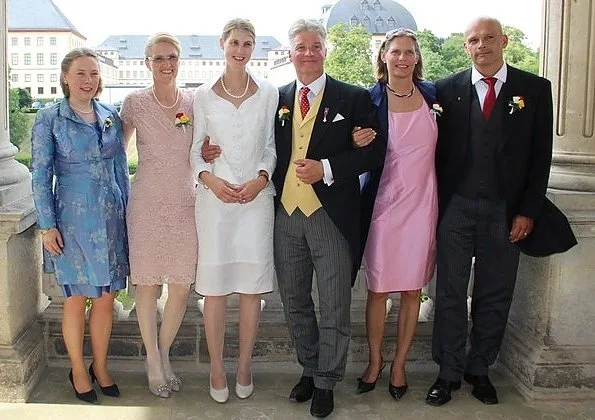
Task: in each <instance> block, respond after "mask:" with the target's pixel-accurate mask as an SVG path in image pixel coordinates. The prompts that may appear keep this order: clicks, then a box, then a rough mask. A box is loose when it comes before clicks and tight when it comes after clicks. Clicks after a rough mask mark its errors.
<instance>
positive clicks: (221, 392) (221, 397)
mask: <svg viewBox="0 0 595 420" xmlns="http://www.w3.org/2000/svg"><path fill="white" fill-rule="evenodd" d="M209 393H210V394H211V398H212V399H213V400H214V401H215V402H218V403H219V404H223V403H226V402H227V399H228V398H229V388H228V387H227V384H225V388H223V389H215V388H213V383H212V382H211V375H209Z"/></svg>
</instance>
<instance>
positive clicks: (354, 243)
mask: <svg viewBox="0 0 595 420" xmlns="http://www.w3.org/2000/svg"><path fill="white" fill-rule="evenodd" d="M289 42H290V58H291V61H292V62H293V65H294V66H295V70H296V74H297V80H296V81H294V82H292V83H290V84H288V85H286V86H283V87H281V88H280V89H279V112H278V115H277V116H276V124H275V143H276V148H277V168H276V169H275V172H274V174H273V177H272V179H273V182H274V184H275V188H276V190H277V196H276V201H275V204H276V216H275V241H274V242H275V267H276V270H277V280H278V283H279V292H280V294H281V299H282V301H283V307H284V310H285V317H286V319H287V323H288V327H289V332H290V335H291V338H292V341H293V343H294V346H295V348H296V352H297V357H298V361H299V363H300V364H301V365H302V367H303V374H302V377H301V379H300V381H299V383H298V384H297V385H296V386H295V387H294V388H293V390H292V391H291V394H290V395H289V398H290V400H292V401H295V402H304V401H307V400H309V399H310V398H312V404H311V407H310V413H311V414H312V415H313V416H315V417H326V416H327V415H329V414H330V413H331V412H332V410H333V388H334V387H335V384H336V383H337V382H339V381H340V380H342V379H343V374H344V371H345V362H346V358H347V349H348V346H349V340H350V314H349V312H350V304H351V287H352V284H353V281H354V280H355V275H356V273H357V270H358V268H359V264H360V261H359V248H360V245H359V238H360V221H359V217H360V216H359V213H360V210H359V209H360V189H359V178H358V175H359V174H360V173H363V172H366V171H367V170H370V169H373V168H375V167H377V166H379V165H381V164H382V161H383V156H384V152H385V149H386V138H380V135H377V136H376V139H375V140H374V141H373V142H372V143H371V144H370V145H368V146H365V147H363V148H360V149H356V148H355V147H354V146H353V143H352V137H351V131H352V129H353V128H354V127H355V126H360V127H371V128H373V129H377V128H378V122H377V120H376V116H375V114H374V109H373V107H372V103H371V100H370V95H369V93H368V92H367V91H366V90H364V89H362V88H359V87H356V86H352V85H348V84H345V83H342V82H339V81H337V80H334V79H332V78H331V77H329V76H327V75H326V74H325V73H324V61H325V57H326V45H325V42H326V31H325V29H324V27H323V26H322V25H321V24H320V23H318V22H317V21H310V20H298V21H297V22H295V23H294V24H293V25H292V27H291V28H290V30H289ZM287 111H289V112H287ZM313 271H315V272H316V283H317V287H318V294H319V308H320V319H318V320H317V319H316V315H315V313H314V303H313V301H312V297H311V293H312V275H313Z"/></svg>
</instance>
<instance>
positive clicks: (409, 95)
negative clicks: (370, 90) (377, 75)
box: [386, 83, 415, 98]
mask: <svg viewBox="0 0 595 420" xmlns="http://www.w3.org/2000/svg"><path fill="white" fill-rule="evenodd" d="M386 87H387V88H388V90H389V91H390V93H392V94H393V95H395V96H396V97H397V98H411V97H412V96H413V93H414V92H415V84H414V85H413V87H412V88H411V92H409V93H405V94H403V95H401V94H400V93H397V91H396V90H394V89H393V88H392V87H390V85H389V84H388V83H387V84H386Z"/></svg>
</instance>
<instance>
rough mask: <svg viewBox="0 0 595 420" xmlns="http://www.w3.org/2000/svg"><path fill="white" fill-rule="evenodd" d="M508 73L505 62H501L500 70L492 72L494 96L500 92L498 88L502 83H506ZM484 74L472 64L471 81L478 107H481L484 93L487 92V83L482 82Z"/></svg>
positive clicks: (500, 87)
mask: <svg viewBox="0 0 595 420" xmlns="http://www.w3.org/2000/svg"><path fill="white" fill-rule="evenodd" d="M507 75H508V68H507V67H506V63H504V64H502V67H500V70H498V71H497V72H496V74H494V76H492V77H495V78H496V79H497V80H496V86H494V89H495V90H496V98H498V95H499V94H500V90H501V89H502V85H503V84H504V83H506V76H507ZM484 77H485V76H484V75H482V74H481V73H480V72H479V71H478V70H477V69H476V68H475V66H473V67H472V68H471V83H472V84H473V86H475V91H476V92H477V97H478V99H479V107H480V108H481V109H483V102H484V101H485V97H486V94H487V93H488V84H487V83H486V82H484V81H483V80H481V79H483V78H484Z"/></svg>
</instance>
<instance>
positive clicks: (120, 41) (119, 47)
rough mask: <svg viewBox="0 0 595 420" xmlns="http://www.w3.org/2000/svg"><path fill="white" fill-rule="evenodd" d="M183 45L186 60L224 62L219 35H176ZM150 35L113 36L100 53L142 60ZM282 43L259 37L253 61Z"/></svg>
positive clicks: (269, 37)
mask: <svg viewBox="0 0 595 420" xmlns="http://www.w3.org/2000/svg"><path fill="white" fill-rule="evenodd" d="M176 36H177V38H178V39H179V40H180V44H181V45H182V57H181V58H184V59H198V60H200V59H210V60H223V58H224V57H223V50H221V48H220V47H219V36H218V35H176ZM148 38H149V35H111V36H109V37H108V38H106V39H105V40H104V41H103V42H102V43H101V44H100V45H98V46H97V47H95V49H96V50H98V51H106V50H116V51H119V52H120V59H141V58H144V56H145V52H144V51H145V44H146V43H147V39H148ZM280 46H281V43H280V42H279V41H277V39H276V38H274V37H272V36H257V37H256V46H255V49H254V53H253V54H252V58H253V59H266V58H267V54H268V52H269V51H271V50H274V49H277V48H279V47H280Z"/></svg>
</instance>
